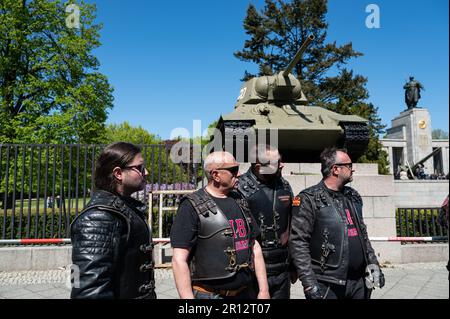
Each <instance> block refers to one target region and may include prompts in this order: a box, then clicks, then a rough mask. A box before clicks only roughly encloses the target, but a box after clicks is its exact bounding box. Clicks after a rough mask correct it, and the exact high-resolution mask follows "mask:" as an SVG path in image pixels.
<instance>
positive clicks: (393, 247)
mask: <svg viewBox="0 0 450 319" xmlns="http://www.w3.org/2000/svg"><path fill="white" fill-rule="evenodd" d="M372 246H373V248H374V249H375V253H376V254H377V257H378V260H379V262H380V263H390V264H397V263H424V262H447V260H448V258H449V257H448V256H449V255H448V254H449V249H448V244H446V243H445V244H408V245H401V244H400V243H398V242H386V243H383V242H373V243H372ZM159 252H161V261H162V264H168V263H170V262H171V257H172V248H170V245H166V246H165V247H164V249H161V250H155V260H156V261H157V262H156V263H157V265H158V264H159V265H160V264H161V263H159V262H158V259H159V255H158V254H159ZM71 255H72V246H64V247H50V246H49V247H5V248H0V271H4V272H11V271H28V270H50V269H58V268H60V267H66V266H68V265H71V264H72V259H71Z"/></svg>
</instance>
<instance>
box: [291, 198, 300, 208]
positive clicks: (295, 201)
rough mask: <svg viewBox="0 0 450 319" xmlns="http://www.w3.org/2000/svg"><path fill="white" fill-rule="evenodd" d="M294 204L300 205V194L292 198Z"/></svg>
mask: <svg viewBox="0 0 450 319" xmlns="http://www.w3.org/2000/svg"><path fill="white" fill-rule="evenodd" d="M292 206H300V197H299V196H295V197H294V198H293V199H292Z"/></svg>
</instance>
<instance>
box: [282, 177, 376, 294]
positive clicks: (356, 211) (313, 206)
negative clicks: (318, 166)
mask: <svg viewBox="0 0 450 319" xmlns="http://www.w3.org/2000/svg"><path fill="white" fill-rule="evenodd" d="M343 195H344V196H345V197H346V198H347V200H348V202H349V205H350V206H351V207H350V210H351V211H352V214H353V219H354V223H355V225H356V227H357V230H358V233H359V234H360V236H359V238H360V240H361V246H362V248H363V255H364V258H365V263H366V265H367V264H376V265H379V264H378V261H377V258H376V255H375V252H374V250H373V248H372V245H371V244H370V241H369V236H368V234H367V229H366V225H365V224H364V222H363V218H362V199H361V196H360V195H359V194H358V192H357V191H356V190H354V189H352V188H350V187H344V190H343ZM298 196H299V197H300V206H299V207H296V208H297V209H294V210H293V215H292V227H291V234H290V241H289V251H290V254H291V258H292V260H293V262H294V265H295V267H296V269H297V273H298V275H299V278H300V280H301V281H302V285H303V287H304V288H306V287H311V286H314V285H317V282H318V281H322V282H329V283H333V284H338V285H345V283H346V280H347V269H348V263H349V247H348V237H347V224H346V222H345V220H344V217H343V216H342V214H340V211H343V207H341V206H340V205H341V204H340V201H339V200H338V199H337V198H334V197H333V194H331V193H330V192H329V191H328V190H327V189H326V187H325V185H324V183H323V181H321V182H320V183H319V184H317V185H315V186H312V187H310V188H308V189H305V190H303V191H302V192H300V194H299V195H298Z"/></svg>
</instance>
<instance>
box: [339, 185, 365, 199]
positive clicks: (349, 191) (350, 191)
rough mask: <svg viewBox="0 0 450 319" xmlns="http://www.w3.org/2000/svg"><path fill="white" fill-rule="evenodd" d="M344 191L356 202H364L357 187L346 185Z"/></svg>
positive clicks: (345, 194)
mask: <svg viewBox="0 0 450 319" xmlns="http://www.w3.org/2000/svg"><path fill="white" fill-rule="evenodd" d="M343 193H344V196H345V197H347V198H350V199H351V200H353V201H355V202H362V198H361V195H360V194H359V193H358V191H357V190H356V189H354V188H352V187H350V186H344V190H343Z"/></svg>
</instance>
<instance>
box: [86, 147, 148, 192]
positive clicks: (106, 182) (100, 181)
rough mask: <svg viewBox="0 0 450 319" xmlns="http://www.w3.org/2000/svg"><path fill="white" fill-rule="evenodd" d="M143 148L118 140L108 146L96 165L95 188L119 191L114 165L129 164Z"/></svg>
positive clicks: (122, 165)
mask: <svg viewBox="0 0 450 319" xmlns="http://www.w3.org/2000/svg"><path fill="white" fill-rule="evenodd" d="M139 153H141V149H140V148H139V147H138V146H136V145H134V144H131V143H126V142H117V143H112V144H109V145H108V146H106V147H105V148H104V149H103V151H102V152H101V154H100V156H99V157H98V159H97V163H96V165H95V177H94V182H95V188H96V189H102V190H105V191H108V192H111V193H117V184H118V182H117V180H116V179H115V178H114V175H113V169H114V167H121V168H123V167H125V166H127V165H128V164H129V163H130V162H131V161H133V159H134V158H135V157H136V155H137V154H139Z"/></svg>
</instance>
